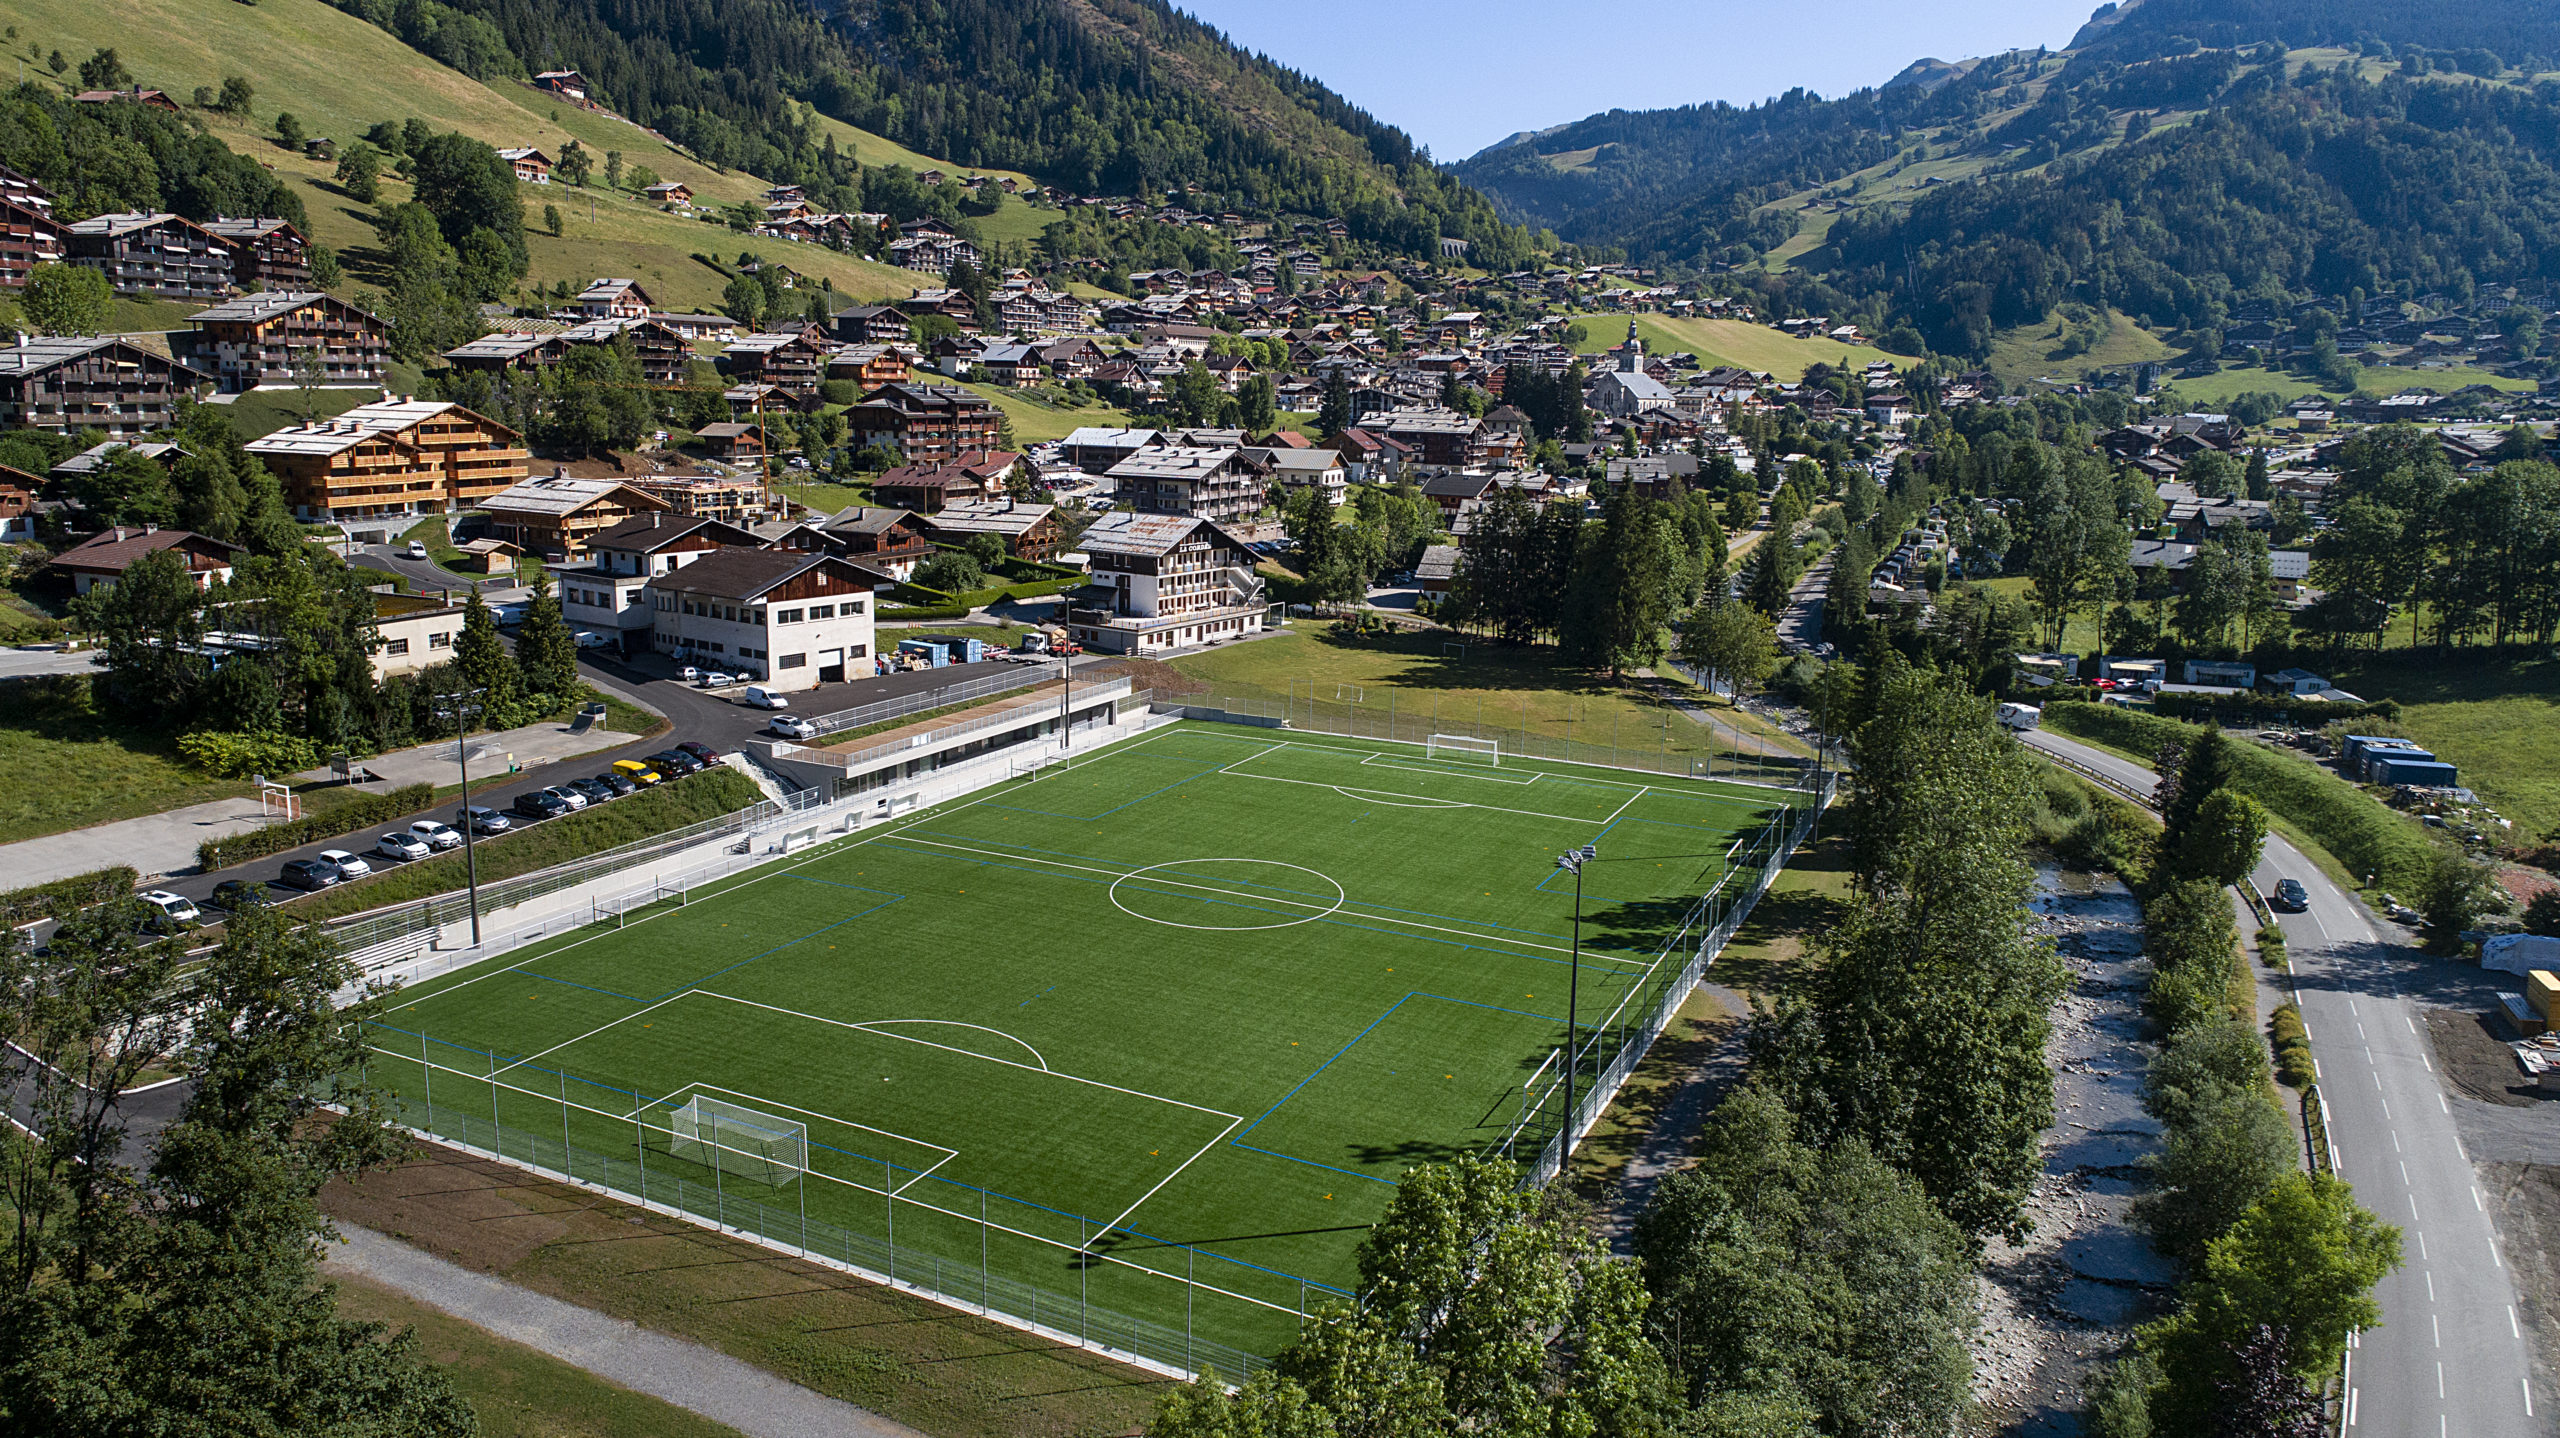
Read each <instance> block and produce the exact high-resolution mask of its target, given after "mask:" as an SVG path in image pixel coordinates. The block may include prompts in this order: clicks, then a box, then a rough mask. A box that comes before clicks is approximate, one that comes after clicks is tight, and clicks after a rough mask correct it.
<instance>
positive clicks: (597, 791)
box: [560, 779, 613, 804]
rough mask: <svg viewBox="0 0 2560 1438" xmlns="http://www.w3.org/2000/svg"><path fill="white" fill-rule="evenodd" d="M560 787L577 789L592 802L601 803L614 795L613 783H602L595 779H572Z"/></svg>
mask: <svg viewBox="0 0 2560 1438" xmlns="http://www.w3.org/2000/svg"><path fill="white" fill-rule="evenodd" d="M560 787H561V788H563V789H575V790H576V791H578V793H579V794H580V795H581V796H583V797H584V798H585V799H586V801H587V802H588V803H590V804H601V803H603V802H604V801H605V800H607V799H610V798H612V797H613V786H612V785H610V784H604V783H600V782H598V781H596V780H594V779H572V780H570V781H569V782H568V783H566V784H563V785H561V786H560Z"/></svg>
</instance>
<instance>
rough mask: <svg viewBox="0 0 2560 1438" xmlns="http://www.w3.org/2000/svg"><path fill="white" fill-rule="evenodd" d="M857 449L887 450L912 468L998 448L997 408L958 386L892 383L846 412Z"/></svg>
mask: <svg viewBox="0 0 2560 1438" xmlns="http://www.w3.org/2000/svg"><path fill="white" fill-rule="evenodd" d="M844 418H845V423H846V425H848V426H849V427H850V428H851V430H852V433H853V445H854V447H855V448H856V449H862V448H866V447H868V446H871V445H886V446H888V447H889V448H891V449H894V450H896V451H898V453H899V454H900V455H901V456H902V457H904V458H905V460H906V461H907V463H909V464H924V463H927V462H930V461H934V460H944V461H949V460H956V459H958V458H959V457H960V456H961V455H962V454H963V453H965V452H967V451H970V450H991V449H994V448H995V447H996V432H997V429H998V428H999V427H1000V425H1001V423H1002V419H1001V416H999V415H998V414H997V412H996V407H995V406H994V405H993V404H991V403H989V402H988V401H986V400H983V399H980V398H979V397H978V396H976V395H974V394H971V393H970V392H969V391H967V390H965V389H962V388H960V387H959V386H957V385H928V384H887V385H882V386H881V387H880V388H878V389H876V390H873V391H872V392H871V393H869V394H867V395H864V396H863V397H862V402H861V403H860V404H857V405H855V406H853V407H852V408H851V409H848V410H846V411H845V415H844Z"/></svg>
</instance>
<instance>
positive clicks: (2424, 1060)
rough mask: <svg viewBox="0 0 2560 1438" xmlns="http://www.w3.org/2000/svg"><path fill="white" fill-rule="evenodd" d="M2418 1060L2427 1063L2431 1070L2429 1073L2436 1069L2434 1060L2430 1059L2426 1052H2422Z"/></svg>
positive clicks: (2428, 1069) (2428, 1068) (2428, 1070)
mask: <svg viewBox="0 0 2560 1438" xmlns="http://www.w3.org/2000/svg"><path fill="white" fill-rule="evenodd" d="M2418 1062H2420V1063H2422V1064H2425V1065H2426V1066H2427V1072H2429V1073H2434V1072H2435V1071H2436V1066H2435V1064H2434V1062H2433V1061H2431V1060H2429V1059H2428V1057H2427V1056H2426V1055H2425V1054H2420V1055H2418Z"/></svg>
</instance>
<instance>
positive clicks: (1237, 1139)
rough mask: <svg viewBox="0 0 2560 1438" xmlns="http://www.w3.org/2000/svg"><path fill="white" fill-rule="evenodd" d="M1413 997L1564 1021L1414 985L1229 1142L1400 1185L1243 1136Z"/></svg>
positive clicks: (1263, 1152)
mask: <svg viewBox="0 0 2560 1438" xmlns="http://www.w3.org/2000/svg"><path fill="white" fill-rule="evenodd" d="M1414 999H1437V1000H1439V1001H1440V1002H1441V1003H1444V1004H1458V1005H1462V1006H1464V1007H1466V1008H1471V1009H1489V1010H1491V1011H1492V1012H1494V1013H1497V1014H1517V1015H1519V1016H1520V1017H1522V1018H1526V1019H1536V1020H1538V1021H1540V1022H1542V1023H1551V1024H1560V1023H1563V1022H1564V1020H1562V1019H1560V1018H1557V1017H1556V1016H1555V1015H1553V1014H1533V1013H1531V1012H1529V1011H1528V1010H1527V1009H1507V1008H1504V1007H1503V1006H1502V1005H1500V1004H1484V1003H1478V1002H1476V1001H1475V1000H1473V999H1453V998H1451V997H1449V996H1448V995H1447V994H1431V993H1424V992H1423V991H1422V990H1420V989H1415V990H1413V991H1412V992H1410V993H1407V994H1406V995H1405V996H1404V997H1403V998H1401V999H1398V1000H1396V1001H1395V1002H1394V1003H1392V1004H1389V1005H1387V1011H1386V1012H1385V1013H1382V1014H1380V1015H1378V1016H1377V1017H1376V1018H1374V1019H1371V1020H1369V1027H1368V1028H1364V1029H1362V1030H1361V1031H1360V1032H1358V1033H1356V1034H1353V1035H1352V1036H1351V1042H1350V1043H1347V1044H1344V1045H1343V1046H1342V1047H1340V1048H1338V1049H1336V1050H1334V1051H1333V1057H1332V1058H1329V1059H1326V1060H1325V1061H1324V1062H1323V1063H1320V1064H1318V1065H1316V1066H1315V1070H1314V1072H1312V1073H1309V1074H1308V1075H1307V1076H1306V1077H1305V1078H1302V1079H1300V1080H1298V1081H1297V1082H1296V1083H1294V1084H1292V1085H1290V1086H1289V1091H1288V1092H1287V1093H1284V1094H1282V1095H1280V1098H1279V1101H1278V1102H1276V1103H1274V1104H1272V1105H1271V1107H1269V1108H1267V1109H1264V1110H1263V1111H1262V1114H1261V1116H1260V1117H1259V1118H1256V1119H1255V1120H1254V1121H1253V1122H1251V1123H1249V1124H1246V1125H1245V1126H1244V1127H1243V1128H1240V1129H1238V1130H1236V1132H1235V1134H1234V1135H1233V1136H1232V1137H1230V1138H1229V1139H1228V1140H1227V1143H1228V1145H1229V1146H1230V1147H1233V1148H1240V1149H1244V1150H1246V1151H1247V1152H1249V1153H1259V1154H1264V1155H1266V1156H1268V1157H1271V1158H1277V1159H1283V1160H1286V1161H1287V1162H1290V1163H1302V1164H1305V1165H1306V1166H1307V1167H1309V1168H1321V1169H1324V1170H1326V1171H1327V1172H1330V1173H1340V1174H1348V1175H1350V1176H1351V1177H1353V1178H1365V1179H1367V1180H1368V1181H1369V1182H1371V1183H1382V1184H1385V1185H1386V1186H1387V1187H1389V1188H1397V1187H1401V1185H1400V1184H1398V1183H1397V1182H1396V1181H1395V1180H1394V1179H1391V1178H1379V1177H1377V1176H1376V1175H1374V1174H1366V1173H1360V1172H1358V1171H1356V1170H1353V1169H1348V1168H1338V1167H1336V1166H1334V1165H1333V1164H1329V1163H1318V1162H1316V1161H1315V1160H1314V1159H1311V1158H1300V1157H1298V1156H1297V1155H1295V1154H1288V1153H1280V1152H1277V1151H1275V1150H1272V1149H1267V1148H1256V1147H1254V1146H1253V1145H1252V1144H1249V1143H1246V1142H1245V1141H1244V1136H1245V1135H1246V1134H1249V1133H1251V1132H1253V1131H1254V1130H1255V1129H1257V1128H1260V1127H1262V1121H1263V1119H1267V1118H1269V1117H1271V1116H1272V1115H1273V1114H1275V1113H1278V1112H1279V1111H1280V1110H1281V1108H1282V1106H1283V1105H1285V1104H1287V1103H1288V1102H1289V1100H1291V1099H1293V1098H1296V1097H1297V1096H1298V1090H1300V1089H1302V1088H1305V1087H1306V1086H1307V1085H1309V1084H1311V1083H1314V1082H1315V1081H1316V1077H1317V1075H1319V1074H1322V1073H1323V1072H1324V1071H1325V1070H1326V1069H1329V1068H1331V1067H1333V1065H1334V1062H1335V1061H1336V1060H1338V1059H1340V1058H1341V1057H1342V1056H1343V1055H1344V1054H1347V1053H1349V1052H1351V1050H1352V1049H1353V1048H1354V1047H1356V1046H1357V1045H1358V1044H1359V1042H1360V1041H1361V1040H1362V1039H1365V1038H1367V1037H1368V1036H1369V1034H1370V1032H1371V1031H1372V1030H1374V1029H1376V1028H1377V1027H1378V1025H1380V1024H1382V1023H1385V1022H1386V1021H1387V1020H1388V1019H1390V1018H1393V1017H1394V1016H1395V1012H1396V1010H1398V1009H1400V1008H1403V1007H1404V1006H1405V1004H1406V1003H1407V1002H1409V1001H1411V1000H1414Z"/></svg>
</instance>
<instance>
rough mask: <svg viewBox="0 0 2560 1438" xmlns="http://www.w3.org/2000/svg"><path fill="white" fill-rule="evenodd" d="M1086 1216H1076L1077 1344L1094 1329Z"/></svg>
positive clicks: (1091, 1272) (1091, 1266)
mask: <svg viewBox="0 0 2560 1438" xmlns="http://www.w3.org/2000/svg"><path fill="white" fill-rule="evenodd" d="M1084 1244H1085V1237H1084V1215H1083V1214H1081V1213H1079V1214H1077V1215H1076V1342H1078V1343H1082V1342H1084V1341H1086V1334H1088V1333H1089V1332H1090V1331H1091V1330H1092V1327H1093V1303H1092V1299H1091V1297H1090V1295H1091V1293H1092V1291H1093V1289H1092V1283H1093V1279H1092V1274H1093V1255H1092V1254H1090V1253H1087V1252H1086V1251H1085V1246H1084Z"/></svg>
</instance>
